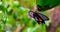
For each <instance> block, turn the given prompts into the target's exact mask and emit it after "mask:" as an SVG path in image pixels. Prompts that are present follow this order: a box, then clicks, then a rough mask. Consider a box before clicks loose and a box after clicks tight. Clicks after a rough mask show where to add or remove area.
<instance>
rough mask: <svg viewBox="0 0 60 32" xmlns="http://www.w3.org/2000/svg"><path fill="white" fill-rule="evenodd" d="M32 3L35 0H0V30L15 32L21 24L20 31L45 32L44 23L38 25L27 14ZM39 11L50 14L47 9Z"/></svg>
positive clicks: (2, 31)
mask: <svg viewBox="0 0 60 32" xmlns="http://www.w3.org/2000/svg"><path fill="white" fill-rule="evenodd" d="M34 5H36V0H0V32H16V29H17V28H18V27H21V26H22V25H23V24H24V29H23V30H22V32H46V27H45V26H46V25H45V24H43V25H42V24H40V25H39V24H38V23H37V22H36V21H35V20H34V19H32V18H30V17H29V15H28V12H29V10H30V9H32V8H33V6H34ZM41 13H43V14H45V15H46V16H48V17H49V18H50V16H51V15H50V14H51V13H48V12H47V11H45V12H41ZM49 21H50V20H49ZM48 26H49V25H48ZM58 31H59V29H58ZM59 32H60V31H59Z"/></svg>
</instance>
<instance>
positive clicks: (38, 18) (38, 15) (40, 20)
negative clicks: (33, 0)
mask: <svg viewBox="0 0 60 32" xmlns="http://www.w3.org/2000/svg"><path fill="white" fill-rule="evenodd" d="M29 16H30V17H32V18H33V19H35V20H36V21H37V22H38V24H41V23H45V22H44V21H47V20H49V18H48V17H47V16H45V15H43V14H42V13H37V12H33V11H29Z"/></svg>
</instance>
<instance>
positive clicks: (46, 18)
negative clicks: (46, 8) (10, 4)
mask: <svg viewBox="0 0 60 32" xmlns="http://www.w3.org/2000/svg"><path fill="white" fill-rule="evenodd" d="M38 15H39V16H40V17H41V18H42V19H43V20H44V21H46V20H49V18H48V17H47V16H45V15H43V14H41V13H39V14H38Z"/></svg>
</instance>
